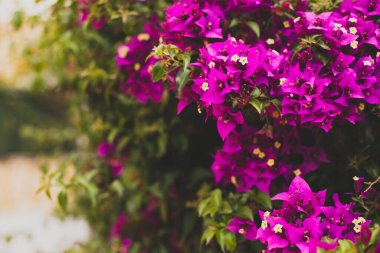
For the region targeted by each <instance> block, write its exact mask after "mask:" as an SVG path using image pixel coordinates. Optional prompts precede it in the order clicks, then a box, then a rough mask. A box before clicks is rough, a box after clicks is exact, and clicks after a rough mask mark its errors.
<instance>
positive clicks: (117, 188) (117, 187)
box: [111, 180, 124, 197]
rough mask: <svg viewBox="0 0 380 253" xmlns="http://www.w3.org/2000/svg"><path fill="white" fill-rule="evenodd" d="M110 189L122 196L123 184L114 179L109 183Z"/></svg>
mask: <svg viewBox="0 0 380 253" xmlns="http://www.w3.org/2000/svg"><path fill="white" fill-rule="evenodd" d="M111 189H112V190H113V191H114V192H116V194H117V195H118V196H119V197H121V196H123V192H124V186H123V184H122V183H121V182H120V180H116V181H113V182H112V184H111Z"/></svg>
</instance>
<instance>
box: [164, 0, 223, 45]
mask: <svg viewBox="0 0 380 253" xmlns="http://www.w3.org/2000/svg"><path fill="white" fill-rule="evenodd" d="M224 18H225V17H224V12H223V11H222V9H221V7H220V6H219V5H218V4H217V3H216V2H215V1H210V0H207V1H193V0H181V1H178V2H175V3H174V4H173V5H172V6H170V7H169V8H167V9H166V21H165V22H164V23H163V24H162V26H163V28H164V33H163V38H164V40H165V41H166V42H170V43H176V44H177V45H179V46H181V47H188V46H190V47H197V46H198V45H202V44H203V39H205V38H207V39H222V38H223V34H222V22H223V20H224ZM184 40H185V41H184Z"/></svg>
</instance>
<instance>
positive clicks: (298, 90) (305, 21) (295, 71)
mask: <svg viewBox="0 0 380 253" xmlns="http://www.w3.org/2000/svg"><path fill="white" fill-rule="evenodd" d="M349 2H350V1H345V2H344V3H343V4H342V7H341V8H340V9H338V10H336V11H334V12H327V13H321V14H319V15H317V14H315V13H310V12H298V15H299V16H298V17H297V18H296V19H293V20H288V21H287V22H288V28H287V29H286V30H288V31H287V32H288V33H287V34H289V36H292V37H291V38H289V37H286V36H285V38H289V40H290V41H298V40H299V39H302V38H308V39H309V42H310V43H316V44H318V46H319V48H323V50H325V51H326V52H323V53H321V55H318V54H315V53H313V51H312V48H309V49H306V50H304V51H303V52H301V53H300V55H299V56H298V59H297V60H295V61H294V62H293V63H292V64H291V65H290V66H289V68H288V69H287V70H286V71H284V72H283V75H282V77H281V78H280V79H279V86H280V88H279V90H280V94H281V95H282V96H283V99H282V106H283V110H282V114H283V115H285V118H286V119H287V120H288V121H289V123H292V124H293V125H295V124H302V125H312V126H317V127H320V128H322V129H323V130H325V131H329V130H330V128H331V127H332V123H333V121H334V120H335V119H337V118H342V119H345V120H347V121H349V122H351V123H355V122H357V121H358V120H360V119H361V118H362V111H363V110H364V108H365V103H369V104H379V103H380V84H379V76H378V73H377V74H376V73H375V69H378V68H379V56H380V55H379V53H378V50H379V48H380V37H379V36H378V35H377V34H378V32H377V31H378V28H377V25H376V24H375V22H374V20H372V19H371V16H366V14H367V13H366V12H365V11H364V10H363V9H360V10H359V9H355V8H354V9H353V10H352V12H347V10H346V9H345V8H346V7H345V6H348V5H349ZM362 2H364V1H362ZM359 5H360V3H359V2H355V3H350V6H356V7H358V6H359ZM294 34H296V35H297V36H296V37H294ZM304 42H305V43H307V39H304ZM321 57H327V62H324V59H322V58H321ZM325 60H326V59H325ZM301 66H302V67H301Z"/></svg>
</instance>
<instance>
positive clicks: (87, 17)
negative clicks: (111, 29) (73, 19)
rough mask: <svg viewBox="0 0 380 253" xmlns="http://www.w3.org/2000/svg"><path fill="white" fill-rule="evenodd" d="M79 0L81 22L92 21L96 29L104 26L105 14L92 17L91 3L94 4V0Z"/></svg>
mask: <svg viewBox="0 0 380 253" xmlns="http://www.w3.org/2000/svg"><path fill="white" fill-rule="evenodd" d="M78 1H79V10H80V13H81V15H80V18H79V21H80V22H81V23H85V22H87V21H90V23H92V27H93V29H95V30H99V29H100V28H102V27H103V26H104V25H105V23H106V20H105V18H104V17H103V16H100V17H91V5H92V2H93V1H92V0H78Z"/></svg>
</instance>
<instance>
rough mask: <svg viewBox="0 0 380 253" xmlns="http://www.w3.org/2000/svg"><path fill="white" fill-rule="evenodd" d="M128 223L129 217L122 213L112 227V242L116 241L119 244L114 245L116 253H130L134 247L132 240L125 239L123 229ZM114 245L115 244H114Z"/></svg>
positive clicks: (113, 248)
mask: <svg viewBox="0 0 380 253" xmlns="http://www.w3.org/2000/svg"><path fill="white" fill-rule="evenodd" d="M127 221H128V217H127V215H126V214H124V213H120V214H119V215H118V216H117V218H116V220H115V221H114V223H113V225H112V230H111V238H110V239H111V241H116V242H117V244H116V245H115V244H113V245H112V250H113V251H114V252H120V253H129V252H130V251H129V249H130V247H131V246H132V240H130V239H128V238H123V228H124V226H125V225H126V223H127ZM112 243H113V242H112Z"/></svg>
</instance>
